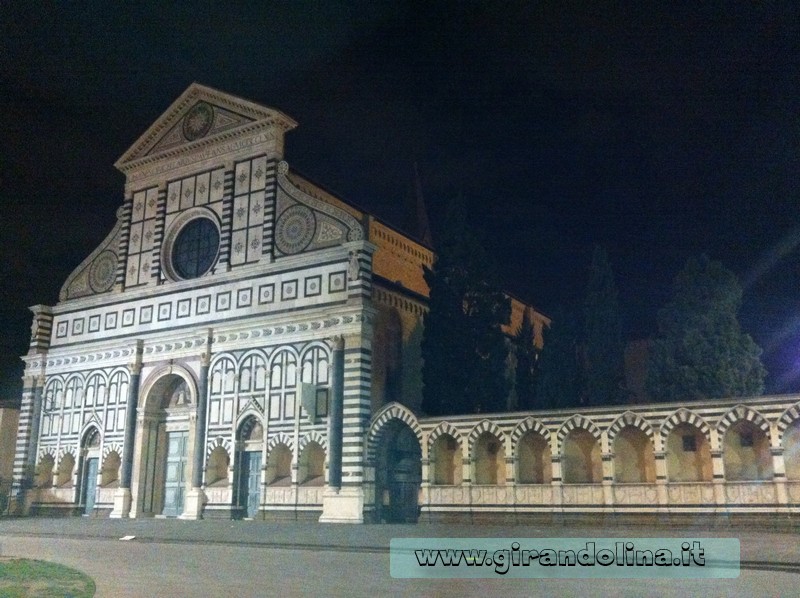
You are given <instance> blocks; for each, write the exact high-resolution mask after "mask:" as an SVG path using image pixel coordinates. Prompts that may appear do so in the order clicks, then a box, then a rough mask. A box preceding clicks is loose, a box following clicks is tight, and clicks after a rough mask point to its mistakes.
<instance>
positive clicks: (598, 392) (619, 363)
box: [584, 246, 625, 405]
mask: <svg viewBox="0 0 800 598" xmlns="http://www.w3.org/2000/svg"><path fill="white" fill-rule="evenodd" d="M584 308H585V310H584V332H585V338H584V351H585V353H584V360H585V367H586V401H587V403H588V404H589V405H613V404H615V403H620V402H622V400H623V383H624V379H625V371H624V367H625V356H624V351H625V347H624V344H623V340H622V323H621V320H620V315H619V301H618V298H617V287H616V285H615V284H614V274H613V272H612V271H611V264H610V263H609V261H608V255H607V254H606V252H605V250H604V249H603V248H602V247H600V246H595V248H594V252H593V254H592V265H591V269H590V272H589V285H588V288H587V291H586V303H585V306H584Z"/></svg>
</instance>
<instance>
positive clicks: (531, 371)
mask: <svg viewBox="0 0 800 598" xmlns="http://www.w3.org/2000/svg"><path fill="white" fill-rule="evenodd" d="M530 311H531V310H530V309H529V308H526V309H525V311H524V312H523V313H522V323H521V324H520V325H519V328H518V329H517V333H516V335H514V352H515V355H516V358H517V360H516V361H517V363H516V367H515V369H514V389H515V390H516V393H517V407H518V408H519V409H525V410H528V409H533V408H534V407H535V397H536V367H537V349H536V331H535V330H534V328H533V321H532V320H531V313H530Z"/></svg>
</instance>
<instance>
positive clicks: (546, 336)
mask: <svg viewBox="0 0 800 598" xmlns="http://www.w3.org/2000/svg"><path fill="white" fill-rule="evenodd" d="M542 336H543V340H544V343H543V345H542V350H541V352H540V354H539V363H538V371H537V375H536V400H537V403H538V407H540V408H542V409H559V408H562V407H572V406H575V405H577V404H578V402H579V400H580V396H581V387H582V375H581V373H582V372H581V367H580V363H579V361H578V321H577V318H575V317H570V316H568V315H567V314H566V313H565V312H564V311H561V310H556V311H555V312H554V313H553V320H552V322H551V324H550V326H549V327H545V328H544V330H542Z"/></svg>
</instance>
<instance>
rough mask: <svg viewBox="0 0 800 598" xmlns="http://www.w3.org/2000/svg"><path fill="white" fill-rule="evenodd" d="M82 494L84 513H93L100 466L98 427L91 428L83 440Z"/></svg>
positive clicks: (81, 500)
mask: <svg viewBox="0 0 800 598" xmlns="http://www.w3.org/2000/svg"><path fill="white" fill-rule="evenodd" d="M81 459H82V462H83V466H82V467H81V471H82V475H81V496H80V502H82V503H83V514H84V515H91V514H92V511H93V510H94V503H95V497H96V496H97V473H98V471H99V468H100V467H99V466H100V432H99V431H98V430H97V428H94V427H92V428H89V430H87V431H86V433H85V434H84V435H83V442H81Z"/></svg>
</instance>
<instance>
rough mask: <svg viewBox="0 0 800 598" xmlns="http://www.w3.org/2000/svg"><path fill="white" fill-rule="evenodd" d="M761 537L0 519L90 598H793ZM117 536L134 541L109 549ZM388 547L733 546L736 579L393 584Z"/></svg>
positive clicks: (3, 531)
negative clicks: (76, 573) (459, 543)
mask: <svg viewBox="0 0 800 598" xmlns="http://www.w3.org/2000/svg"><path fill="white" fill-rule="evenodd" d="M770 527H771V529H761V528H759V527H758V526H748V527H746V528H738V527H737V528H734V527H729V528H720V527H714V528H708V527H707V526H703V525H702V523H701V522H698V523H697V524H696V525H688V526H682V527H676V526H668V527H654V526H628V527H625V526H621V525H616V526H613V527H602V526H591V525H582V526H577V525H467V524H416V525H386V524H375V525H341V524H320V523H313V522H311V523H300V522H281V523H274V522H259V521H229V520H205V521H180V520H175V519H136V520H125V519H123V520H119V519H96V518H84V517H75V518H65V519H48V518H20V519H11V518H6V519H0V551H2V554H3V555H4V556H7V555H17V556H25V557H29V558H42V559H45V560H52V561H56V562H61V563H63V564H66V565H68V566H72V567H76V568H78V569H80V570H82V571H85V572H86V573H87V574H89V575H90V576H92V578H93V579H95V581H96V583H97V587H98V592H97V596H100V597H103V596H112V597H114V598H121V597H125V596H132V597H140V596H198V595H201V596H226V597H230V596H237V597H238V596H277V595H280V596H347V597H348V598H354V597H357V596H378V595H380V596H384V595H387V596H401V595H422V596H473V595H474V596H486V595H490V594H496V593H501V594H502V595H503V596H504V597H510V596H529V595H539V594H542V595H544V594H549V595H572V596H575V595H592V596H614V597H616V598H619V597H620V596H671V595H676V596H677V595H687V594H688V595H698V594H701V593H702V594H705V595H710V596H733V595H777V596H780V595H796V587H797V581H800V577H795V576H796V575H797V574H798V573H800V542H798V540H800V534H798V532H797V531H795V530H794V529H792V528H790V527H788V526H787V527H786V528H785V529H781V528H780V527H775V526H774V525H772V526H770ZM126 536H134V538H133V539H131V540H130V541H120V538H123V537H126ZM398 537H422V538H432V537H470V538H476V537H500V538H560V537H580V538H594V537H600V538H603V537H616V538H636V537H686V538H711V537H717V538H718V537H723V538H730V537H735V538H738V539H739V540H740V544H741V563H742V569H741V575H740V578H738V579H735V580H702V581H699V580H677V581H676V580H654V579H649V580H640V581H636V580H586V579H583V580H581V579H577V580H573V579H566V580H565V579H562V580H512V579H488V580H430V579H425V580H418V579H411V580H403V579H393V578H392V577H391V575H390V574H389V554H388V551H389V542H390V540H391V539H392V538H398ZM620 582H624V583H620Z"/></svg>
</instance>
